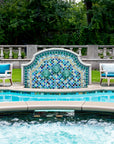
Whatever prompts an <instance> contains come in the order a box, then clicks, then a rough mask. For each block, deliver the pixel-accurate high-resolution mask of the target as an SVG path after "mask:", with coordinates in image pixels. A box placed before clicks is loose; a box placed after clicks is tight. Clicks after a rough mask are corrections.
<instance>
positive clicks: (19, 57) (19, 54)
mask: <svg viewBox="0 0 114 144" xmlns="http://www.w3.org/2000/svg"><path fill="white" fill-rule="evenodd" d="M18 50H19V53H18V59H21V48H20V47H19V48H18Z"/></svg>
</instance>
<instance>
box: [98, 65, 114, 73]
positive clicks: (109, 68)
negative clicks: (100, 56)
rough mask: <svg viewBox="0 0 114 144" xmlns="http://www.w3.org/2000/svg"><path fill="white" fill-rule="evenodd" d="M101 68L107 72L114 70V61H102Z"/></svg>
mask: <svg viewBox="0 0 114 144" xmlns="http://www.w3.org/2000/svg"><path fill="white" fill-rule="evenodd" d="M100 70H105V71H107V72H114V64H113V63H100Z"/></svg>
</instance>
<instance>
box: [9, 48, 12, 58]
mask: <svg viewBox="0 0 114 144" xmlns="http://www.w3.org/2000/svg"><path fill="white" fill-rule="evenodd" d="M9 50H10V53H9V58H10V59H12V48H9Z"/></svg>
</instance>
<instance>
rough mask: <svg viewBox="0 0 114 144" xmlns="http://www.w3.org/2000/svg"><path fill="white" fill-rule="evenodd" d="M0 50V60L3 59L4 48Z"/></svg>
mask: <svg viewBox="0 0 114 144" xmlns="http://www.w3.org/2000/svg"><path fill="white" fill-rule="evenodd" d="M0 49H1V59H3V58H4V48H0Z"/></svg>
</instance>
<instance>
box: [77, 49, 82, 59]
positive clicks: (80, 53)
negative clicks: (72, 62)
mask: <svg viewBox="0 0 114 144" xmlns="http://www.w3.org/2000/svg"><path fill="white" fill-rule="evenodd" d="M78 50H79V57H81V56H82V52H81V50H82V48H79V49H78Z"/></svg>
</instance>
